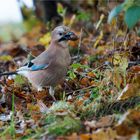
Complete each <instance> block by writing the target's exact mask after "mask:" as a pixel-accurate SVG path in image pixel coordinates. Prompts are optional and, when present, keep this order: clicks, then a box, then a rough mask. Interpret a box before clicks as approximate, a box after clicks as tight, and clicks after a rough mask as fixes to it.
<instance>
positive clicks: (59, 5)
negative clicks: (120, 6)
mask: <svg viewBox="0 0 140 140" xmlns="http://www.w3.org/2000/svg"><path fill="white" fill-rule="evenodd" d="M119 2H121V0H120V1H119ZM116 4H117V2H115V1H114V0H112V1H111V0H110V1H108V0H103V1H102V0H97V1H96V0H1V1H0V40H2V41H10V40H11V39H15V40H16V39H19V37H21V35H23V33H26V32H29V31H31V30H32V29H33V27H36V26H37V25H39V24H40V25H42V24H44V25H45V26H46V24H47V27H48V28H49V29H51V28H50V26H51V27H54V26H56V25H59V24H62V23H63V24H65V25H69V26H73V24H75V23H76V24H77V22H75V21H78V22H80V23H78V24H77V25H78V26H79V24H80V25H81V24H83V25H84V26H88V27H87V28H88V29H89V30H90V29H92V30H93V28H94V25H95V24H96V23H97V21H98V20H99V19H100V16H101V14H102V13H103V14H104V15H107V14H108V11H107V9H112V8H113V7H114V6H115V5H116ZM85 23H86V24H85ZM77 28H78V27H77ZM43 30H44V31H45V29H43Z"/></svg>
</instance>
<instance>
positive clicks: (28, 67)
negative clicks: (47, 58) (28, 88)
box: [18, 61, 49, 71]
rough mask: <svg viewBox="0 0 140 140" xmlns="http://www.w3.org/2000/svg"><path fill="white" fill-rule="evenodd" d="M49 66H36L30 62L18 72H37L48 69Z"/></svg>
mask: <svg viewBox="0 0 140 140" xmlns="http://www.w3.org/2000/svg"><path fill="white" fill-rule="evenodd" d="M48 66H49V64H34V63H33V62H31V61H30V62H28V63H26V65H24V66H23V67H20V68H19V69H18V71H37V70H43V69H46V68H48Z"/></svg>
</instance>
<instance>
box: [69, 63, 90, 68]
mask: <svg viewBox="0 0 140 140" xmlns="http://www.w3.org/2000/svg"><path fill="white" fill-rule="evenodd" d="M71 67H72V68H73V69H77V68H89V66H87V65H81V64H80V63H74V64H72V65H71Z"/></svg>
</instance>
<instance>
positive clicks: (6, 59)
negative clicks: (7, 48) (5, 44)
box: [0, 55, 13, 61]
mask: <svg viewBox="0 0 140 140" xmlns="http://www.w3.org/2000/svg"><path fill="white" fill-rule="evenodd" d="M12 59H13V58H12V56H10V55H3V56H0V61H11V60H12Z"/></svg>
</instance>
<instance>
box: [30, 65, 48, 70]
mask: <svg viewBox="0 0 140 140" xmlns="http://www.w3.org/2000/svg"><path fill="white" fill-rule="evenodd" d="M47 67H48V64H43V65H32V66H31V67H30V70H32V71H36V70H43V69H45V68H47Z"/></svg>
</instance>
